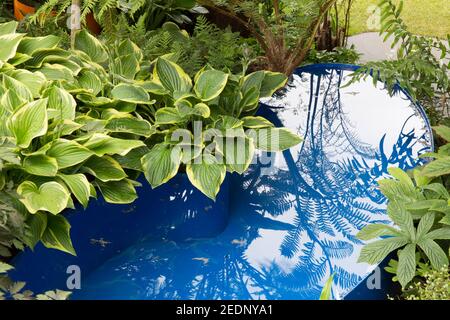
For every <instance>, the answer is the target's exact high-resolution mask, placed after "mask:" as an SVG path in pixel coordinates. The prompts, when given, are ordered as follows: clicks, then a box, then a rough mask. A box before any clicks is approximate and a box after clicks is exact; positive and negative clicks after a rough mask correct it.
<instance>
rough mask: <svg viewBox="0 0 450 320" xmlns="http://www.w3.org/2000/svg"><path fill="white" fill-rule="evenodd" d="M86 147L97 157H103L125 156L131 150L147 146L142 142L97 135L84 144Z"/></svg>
mask: <svg viewBox="0 0 450 320" xmlns="http://www.w3.org/2000/svg"><path fill="white" fill-rule="evenodd" d="M84 146H85V147H86V148H88V149H89V150H91V151H93V152H94V153H95V154H96V155H97V156H99V157H102V156H104V155H105V154H109V155H113V154H120V155H121V156H124V155H126V154H127V153H128V152H130V151H131V150H133V149H135V148H139V147H142V146H145V144H144V143H143V142H142V141H140V140H127V139H119V138H113V137H110V136H108V135H106V134H101V133H95V134H94V135H92V137H91V138H90V139H89V140H88V141H86V142H85V143H84Z"/></svg>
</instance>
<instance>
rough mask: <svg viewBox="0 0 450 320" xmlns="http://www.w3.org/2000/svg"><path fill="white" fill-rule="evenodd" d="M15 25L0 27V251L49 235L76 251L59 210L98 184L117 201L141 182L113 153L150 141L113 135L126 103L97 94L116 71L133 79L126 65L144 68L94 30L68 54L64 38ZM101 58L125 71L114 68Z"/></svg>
mask: <svg viewBox="0 0 450 320" xmlns="http://www.w3.org/2000/svg"><path fill="white" fill-rule="evenodd" d="M16 26H17V24H16V23H15V22H10V23H7V24H2V25H0V39H1V42H2V44H3V45H2V47H1V48H0V66H1V67H0V77H1V83H0V105H1V108H0V118H1V121H0V132H1V139H0V164H1V171H0V190H1V191H0V203H1V206H2V207H3V208H5V210H2V214H3V215H4V216H5V218H4V220H3V221H4V222H5V223H3V224H2V225H1V228H0V231H1V230H3V231H4V233H5V234H6V235H9V238H8V237H7V236H5V237H3V236H2V238H1V239H0V249H1V250H2V254H3V255H8V253H9V252H8V251H9V250H8V247H11V246H15V247H17V248H19V249H21V245H20V244H21V243H25V244H27V245H29V246H30V247H33V246H34V245H35V244H36V243H37V242H38V241H39V240H41V241H42V243H43V244H44V245H45V246H47V247H50V248H57V249H60V250H63V251H66V252H69V253H72V254H75V252H74V249H73V247H72V244H71V241H70V237H69V229H70V225H69V223H68V222H67V221H66V219H65V218H64V216H63V215H61V213H62V212H63V211H64V210H65V209H66V208H74V206H75V203H80V204H81V205H82V206H84V207H86V206H87V205H88V201H89V198H90V197H95V196H96V189H97V190H100V192H101V193H102V194H103V196H104V198H105V200H106V201H108V202H111V203H130V202H132V201H134V200H135V199H136V191H135V188H134V187H135V185H136V184H137V183H136V182H134V181H133V180H130V179H128V175H127V174H126V173H125V171H124V170H123V168H122V167H121V166H120V164H119V163H118V162H117V161H116V160H114V158H113V157H114V156H116V155H119V156H124V155H126V154H127V153H128V152H129V151H130V150H133V149H135V148H138V147H142V146H144V142H142V141H140V140H139V139H135V138H134V137H121V136H119V135H120V134H114V133H115V132H116V131H118V129H117V128H116V126H115V125H114V120H113V119H115V118H116V117H115V114H114V112H116V113H120V111H118V109H120V108H121V107H120V106H119V107H117V109H113V108H106V107H104V108H100V107H103V106H104V105H105V104H102V103H101V102H104V101H105V100H108V98H106V97H102V98H96V95H98V94H101V93H102V92H106V91H107V90H108V86H112V84H110V81H111V82H113V81H116V82H117V81H118V80H116V79H115V78H116V77H117V78H121V79H123V81H125V80H126V77H127V76H133V77H134V73H133V72H130V71H129V70H128V69H126V68H125V67H123V68H122V67H121V65H125V64H126V65H127V66H132V67H136V66H135V65H134V64H133V61H134V60H133V59H130V58H129V57H128V55H127V54H125V53H124V51H126V50H128V49H129V50H132V49H133V48H134V47H133V46H131V44H128V43H123V44H122V46H121V47H120V48H118V49H117V54H116V55H115V56H112V57H110V56H109V55H108V53H107V52H106V51H102V50H96V49H95V48H96V47H98V48H101V44H100V43H98V42H97V41H96V40H95V38H93V37H91V36H89V35H88V34H86V33H85V32H80V33H79V34H78V36H77V38H76V50H75V51H73V52H68V51H65V50H62V49H59V48H58V46H57V45H58V41H59V39H58V38H57V37H54V36H47V37H39V38H32V37H26V35H24V34H19V33H16V32H15V30H16ZM127 45H130V47H128V46H127ZM127 52H128V51H127ZM125 60H126V62H125ZM130 61H131V62H130ZM100 63H105V64H108V63H109V64H110V65H111V68H114V69H118V70H117V73H114V74H113V73H111V74H108V73H107V72H106V71H105V70H104V68H103V67H101V66H100ZM119 69H120V70H119ZM109 91H111V90H109ZM108 101H110V100H108ZM110 102H111V104H110V106H113V105H115V104H114V103H115V102H116V103H117V104H118V105H120V102H121V101H119V100H117V101H115V100H112V99H111V101H110ZM124 104H127V103H124ZM97 105H99V107H98V109H97V110H94V109H95V107H96V106H97ZM126 108H129V105H128V104H127V107H126ZM128 117H129V118H131V117H132V116H131V115H129V116H128ZM133 119H134V118H133ZM135 120H136V121H139V120H138V119H135ZM120 131H125V132H126V131H127V130H126V129H123V130H122V129H121V130H120ZM24 225H25V227H24ZM23 229H25V230H23ZM17 230H19V231H20V232H17Z"/></svg>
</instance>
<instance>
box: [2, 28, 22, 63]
mask: <svg viewBox="0 0 450 320" xmlns="http://www.w3.org/2000/svg"><path fill="white" fill-rule="evenodd" d="M23 36H24V35H23V34H20V33H10V34H5V35H1V36H0V43H1V44H2V45H1V47H0V66H1V64H2V63H1V62H6V61H8V60H9V59H11V58H13V57H14V56H15V55H16V51H17V47H18V46H19V43H20V41H21V40H22V38H23Z"/></svg>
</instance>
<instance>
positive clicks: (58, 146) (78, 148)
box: [47, 139, 94, 169]
mask: <svg viewBox="0 0 450 320" xmlns="http://www.w3.org/2000/svg"><path fill="white" fill-rule="evenodd" d="M93 154H94V152H92V151H91V150H89V149H88V148H86V147H84V146H82V145H80V144H79V143H77V142H76V141H71V140H65V139H58V140H56V141H55V142H54V143H53V144H52V145H51V147H50V149H49V150H48V152H47V155H49V156H51V157H53V158H55V159H56V161H57V162H58V167H59V168H60V169H64V168H68V167H71V166H74V165H77V164H79V163H81V162H83V161H85V160H86V159H88V158H89V157H91V156H92V155H93Z"/></svg>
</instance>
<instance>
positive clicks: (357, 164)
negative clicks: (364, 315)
mask: <svg viewBox="0 0 450 320" xmlns="http://www.w3.org/2000/svg"><path fill="white" fill-rule="evenodd" d="M344 69H345V68H344ZM344 69H343V68H341V67H329V68H315V69H314V68H313V69H305V70H303V72H300V71H299V72H298V74H297V75H295V76H294V78H293V81H292V83H291V84H290V88H288V89H287V91H286V92H285V93H284V94H283V96H281V97H278V98H276V99H272V100H270V101H266V103H267V104H270V105H271V107H270V108H269V107H267V106H266V107H264V108H263V110H262V113H264V115H265V116H267V117H269V118H270V120H272V121H274V122H278V125H280V126H281V125H284V126H288V127H290V128H291V129H293V130H296V131H297V132H298V133H299V134H300V135H302V136H303V137H304V139H305V141H304V143H303V144H302V145H300V146H298V147H296V148H293V149H291V150H289V151H286V152H284V153H283V154H278V155H274V154H272V155H270V154H259V155H258V157H259V158H258V159H259V161H258V162H257V163H256V164H254V165H252V166H251V168H250V170H249V171H248V172H247V173H246V174H245V175H244V176H233V177H232V182H231V185H232V187H231V199H230V210H231V214H232V216H231V218H230V223H229V225H228V227H227V228H226V229H225V231H224V232H223V233H222V234H220V235H219V236H217V237H215V238H211V239H197V240H189V241H185V242H177V243H176V242H170V241H154V240H148V241H145V242H142V243H139V244H137V245H135V246H133V247H131V248H129V249H128V250H127V251H125V252H124V253H123V254H121V255H119V256H117V257H115V258H113V259H111V260H109V261H108V262H107V263H105V264H104V265H103V266H102V267H101V268H99V269H98V270H96V271H95V272H94V273H92V274H91V276H90V277H89V279H88V280H87V281H86V282H85V284H84V290H83V291H81V292H80V293H78V295H79V297H82V298H92V297H96V296H101V297H104V298H127V299H133V298H141V299H142V298H146V299H317V298H318V297H319V295H320V291H321V290H322V287H323V285H324V284H325V282H326V280H327V279H328V278H329V277H330V276H331V274H334V286H333V295H334V297H335V298H342V297H343V296H345V294H346V293H348V292H349V291H351V290H352V289H353V288H355V287H356V286H357V285H358V284H359V283H360V282H361V281H362V280H363V278H364V277H365V276H367V275H368V274H369V273H370V272H371V271H372V270H373V268H374V266H369V265H365V264H357V263H356V260H357V257H358V253H359V251H360V249H361V246H362V245H363V242H362V241H360V240H358V239H357V238H356V236H355V235H356V234H357V232H358V230H360V229H361V228H362V227H364V226H365V225H366V224H367V223H369V222H374V221H377V222H380V223H390V222H389V219H388V217H387V215H386V213H385V198H384V197H383V196H382V194H381V193H380V192H379V191H378V190H377V184H376V181H377V180H378V179H379V178H380V177H386V176H387V168H388V167H390V166H397V167H401V168H403V169H409V168H413V167H415V166H416V165H417V164H418V162H419V160H418V155H419V154H421V153H423V152H426V151H429V149H430V147H429V146H430V145H431V144H432V143H431V140H430V139H431V138H430V130H429V127H428V126H427V121H426V120H425V118H424V117H423V115H422V114H421V112H420V109H418V107H417V106H415V105H413V104H411V102H410V101H409V99H407V97H406V96H405V94H404V93H403V92H401V91H399V92H397V95H396V96H395V97H392V98H391V97H388V96H387V93H386V92H385V91H382V90H380V88H379V89H375V88H373V87H372V84H370V83H361V84H355V85H352V86H350V87H347V88H342V84H343V83H345V77H346V76H347V75H348V73H349V72H348V71H345V70H344ZM373 97H377V99H378V98H379V101H378V100H377V101H373V100H374V99H372V98H373ZM386 101H387V102H388V104H389V105H388V106H387V105H386ZM377 103H380V105H379V108H378V106H375V107H374V104H375V105H376V104H377ZM280 107H282V108H280ZM389 108H390V109H389ZM386 110H388V111H389V112H388V113H387V112H386ZM367 117H369V118H370V117H372V119H367ZM267 159H271V161H270V162H269V163H268V162H267V161H266V160H267ZM75 297H77V296H76V295H75Z"/></svg>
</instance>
